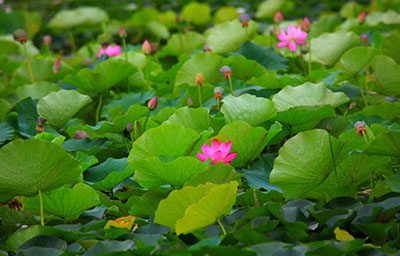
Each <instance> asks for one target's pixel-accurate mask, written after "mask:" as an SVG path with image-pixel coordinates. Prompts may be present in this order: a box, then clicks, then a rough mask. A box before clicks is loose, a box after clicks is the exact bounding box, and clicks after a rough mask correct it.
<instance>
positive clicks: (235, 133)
mask: <svg viewBox="0 0 400 256" xmlns="http://www.w3.org/2000/svg"><path fill="white" fill-rule="evenodd" d="M281 130H282V126H281V125H280V124H279V123H275V124H274V125H272V126H271V128H270V131H267V130H265V129H264V128H263V127H251V126H250V125H249V123H247V122H245V121H233V122H232V123H229V124H227V125H225V126H224V127H223V128H222V129H221V130H220V131H219V134H218V136H217V138H219V140H220V141H225V142H227V141H232V150H231V151H232V152H237V156H236V158H235V159H234V160H233V161H232V162H231V164H232V165H233V166H235V167H243V166H246V165H247V164H248V163H250V162H251V161H253V160H254V159H255V158H256V157H257V156H258V155H259V154H260V153H261V151H262V150H263V149H264V147H265V146H266V145H268V143H269V142H270V140H271V139H272V138H273V137H274V136H275V135H276V134H278V133H279V132H280V131H281Z"/></svg>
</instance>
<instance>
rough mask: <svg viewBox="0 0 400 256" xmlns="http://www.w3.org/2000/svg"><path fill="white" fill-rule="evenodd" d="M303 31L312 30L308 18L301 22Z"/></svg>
mask: <svg viewBox="0 0 400 256" xmlns="http://www.w3.org/2000/svg"><path fill="white" fill-rule="evenodd" d="M301 29H302V30H304V31H306V32H308V31H310V30H311V24H310V21H309V20H308V18H307V17H305V18H304V20H303V21H302V22H301Z"/></svg>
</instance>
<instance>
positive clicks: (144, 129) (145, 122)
mask: <svg viewBox="0 0 400 256" xmlns="http://www.w3.org/2000/svg"><path fill="white" fill-rule="evenodd" d="M149 117H150V112H149V113H148V114H147V116H146V120H145V121H144V125H143V133H144V132H146V125H147V121H149Z"/></svg>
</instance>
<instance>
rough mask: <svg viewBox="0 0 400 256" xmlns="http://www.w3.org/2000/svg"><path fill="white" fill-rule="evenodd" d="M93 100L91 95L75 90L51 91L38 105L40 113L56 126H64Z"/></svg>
mask: <svg viewBox="0 0 400 256" xmlns="http://www.w3.org/2000/svg"><path fill="white" fill-rule="evenodd" d="M90 102H92V99H91V98H90V97H89V96H86V95H83V94H80V93H79V92H77V91H74V90H60V91H58V92H51V93H49V94H48V95H47V96H45V97H43V98H41V99H40V100H39V102H38V105H37V111H38V113H39V115H40V116H41V117H43V118H45V119H46V120H48V122H49V124H50V125H53V126H54V127H56V128H61V127H63V126H64V125H65V124H66V123H67V122H68V121H69V120H70V119H71V118H72V117H74V116H75V115H76V113H78V112H79V110H81V109H82V108H83V107H85V106H86V105H87V104H89V103H90Z"/></svg>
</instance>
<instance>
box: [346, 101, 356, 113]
mask: <svg viewBox="0 0 400 256" xmlns="http://www.w3.org/2000/svg"><path fill="white" fill-rule="evenodd" d="M355 105H356V104H355V103H354V102H352V103H350V105H349V107H348V108H347V109H346V111H347V112H349V111H350V110H352V109H353V108H354V106H355Z"/></svg>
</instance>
